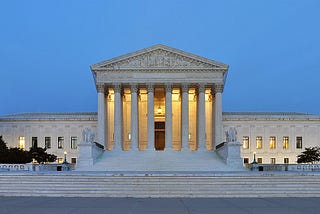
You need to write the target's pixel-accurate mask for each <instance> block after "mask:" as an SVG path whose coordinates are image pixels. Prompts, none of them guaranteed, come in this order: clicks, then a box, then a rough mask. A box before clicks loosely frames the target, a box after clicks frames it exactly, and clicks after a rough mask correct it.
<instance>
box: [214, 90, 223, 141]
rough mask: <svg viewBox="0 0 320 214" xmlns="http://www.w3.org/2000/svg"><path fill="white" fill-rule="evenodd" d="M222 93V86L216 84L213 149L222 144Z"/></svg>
mask: <svg viewBox="0 0 320 214" xmlns="http://www.w3.org/2000/svg"><path fill="white" fill-rule="evenodd" d="M222 91H223V85H222V84H216V85H215V86H214V93H215V99H214V103H215V109H214V110H215V112H214V113H215V118H214V122H215V127H214V130H215V133H214V135H215V142H214V145H212V146H213V147H215V146H217V145H219V144H220V143H222Z"/></svg>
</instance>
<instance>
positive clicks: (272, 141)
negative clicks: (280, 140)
mask: <svg viewBox="0 0 320 214" xmlns="http://www.w3.org/2000/svg"><path fill="white" fill-rule="evenodd" d="M269 147H270V149H275V148H276V137H275V136H271V137H270V138H269Z"/></svg>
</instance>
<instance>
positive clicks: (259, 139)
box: [256, 136, 262, 149]
mask: <svg viewBox="0 0 320 214" xmlns="http://www.w3.org/2000/svg"><path fill="white" fill-rule="evenodd" d="M256 148H257V149H262V136H257V138H256Z"/></svg>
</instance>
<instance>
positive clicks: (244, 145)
mask: <svg viewBox="0 0 320 214" xmlns="http://www.w3.org/2000/svg"><path fill="white" fill-rule="evenodd" d="M242 148H244V149H249V136H243V138H242Z"/></svg>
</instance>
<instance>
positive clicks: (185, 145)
mask: <svg viewBox="0 0 320 214" xmlns="http://www.w3.org/2000/svg"><path fill="white" fill-rule="evenodd" d="M181 92H182V104H181V150H187V149H189V86H188V85H187V84H183V85H182V86H181Z"/></svg>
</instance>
